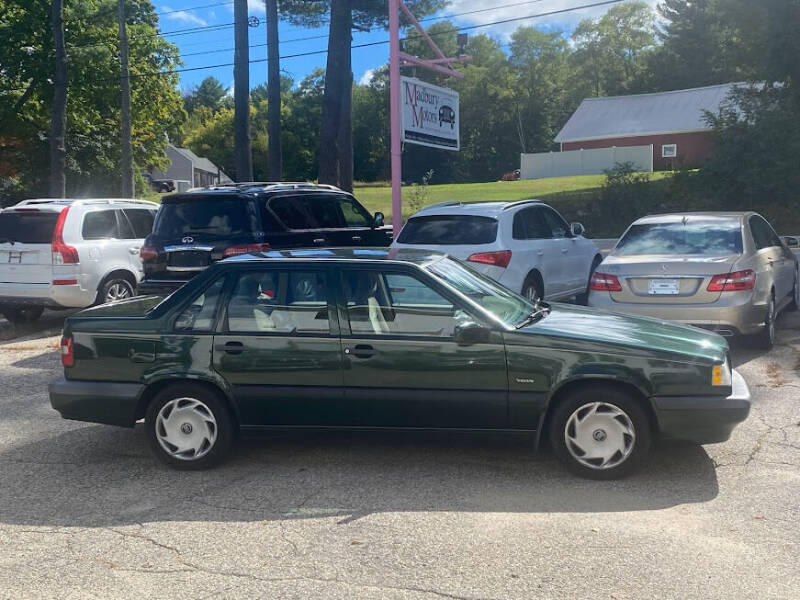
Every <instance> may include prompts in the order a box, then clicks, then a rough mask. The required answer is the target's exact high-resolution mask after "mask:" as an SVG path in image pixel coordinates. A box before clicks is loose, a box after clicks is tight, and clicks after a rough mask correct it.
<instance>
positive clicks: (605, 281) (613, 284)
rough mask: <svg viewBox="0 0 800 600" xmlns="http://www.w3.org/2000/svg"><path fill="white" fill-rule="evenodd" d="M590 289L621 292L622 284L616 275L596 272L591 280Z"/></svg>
mask: <svg viewBox="0 0 800 600" xmlns="http://www.w3.org/2000/svg"><path fill="white" fill-rule="evenodd" d="M589 289H591V290H594V291H596V292H621V291H622V284H620V282H619V278H618V277H617V276H616V275H609V274H608V273H597V272H595V273H593V274H592V280H591V281H590V282H589Z"/></svg>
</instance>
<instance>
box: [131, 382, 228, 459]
mask: <svg viewBox="0 0 800 600" xmlns="http://www.w3.org/2000/svg"><path fill="white" fill-rule="evenodd" d="M185 401H193V402H197V403H199V404H200V405H201V407H202V409H201V410H200V411H199V413H198V412H197V409H198V408H200V407H197V406H194V407H192V405H191V404H189V403H188V402H185ZM182 402H183V404H181V403H182ZM171 403H172V404H173V406H172V408H171V409H167V411H165V413H166V414H167V416H169V415H172V414H173V412H174V411H175V410H179V409H184V410H187V409H188V412H187V415H186V417H185V421H184V422H181V423H176V425H175V426H176V428H178V429H177V430H172V432H171V434H170V433H167V431H166V429H165V428H164V427H163V425H164V420H163V419H161V420H160V419H159V415H160V414H162V409H164V408H165V407H166V406H167V405H169V404H171ZM203 415H205V417H203ZM208 415H211V417H212V419H211V420H213V422H214V427H213V428H211V427H208V429H207V430H203V429H202V428H201V427H199V424H200V423H205V424H207V423H208V422H209V421H208ZM162 416H163V414H162ZM144 422H145V427H146V429H147V438H148V440H149V442H150V449H151V450H152V451H153V454H155V455H156V457H157V458H158V459H159V460H160V461H161V462H163V463H164V464H166V465H167V466H169V467H172V468H173V469H178V470H180V471H200V470H203V469H208V468H209V467H212V466H214V465H216V464H219V462H220V461H222V460H223V459H224V458H225V457H226V456H227V455H228V453H229V452H230V448H231V445H232V443H233V439H234V433H235V431H234V423H233V418H232V417H231V413H230V411H229V409H228V407H227V406H226V404H225V402H224V401H223V400H222V399H221V398H220V397H219V396H218V395H217V394H215V393H214V392H212V391H211V390H209V389H208V388H206V387H204V386H202V385H197V384H194V383H181V384H175V385H171V386H169V387H167V388H165V389H163V390H161V391H160V392H159V393H158V394H156V396H155V397H154V398H153V399H152V400H151V402H150V404H149V406H148V407H147V412H146V414H145V420H144ZM187 425H188V427H187ZM207 433H212V434H213V435H214V440H213V442H211V443H209V444H205V443H204V441H203V438H204V437H206V438H207V436H204V434H207ZM174 435H186V436H187V443H189V444H194V443H196V445H197V446H198V447H199V448H200V451H197V452H191V451H184V452H181V451H180V447H179V446H177V445H174V446H171V445H170V440H173V441H177V440H175V437H174ZM192 436H194V437H192ZM198 440H199V441H198ZM206 441H207V439H206ZM169 448H171V450H169ZM193 454H194V455H196V458H195V457H193Z"/></svg>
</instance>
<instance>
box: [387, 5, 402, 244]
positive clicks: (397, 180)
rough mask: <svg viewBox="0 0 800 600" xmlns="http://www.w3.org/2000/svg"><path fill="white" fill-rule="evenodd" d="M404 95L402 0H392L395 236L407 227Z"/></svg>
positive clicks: (390, 56)
mask: <svg viewBox="0 0 800 600" xmlns="http://www.w3.org/2000/svg"><path fill="white" fill-rule="evenodd" d="M400 94H401V90H400V0H389V113H390V116H391V154H392V231H393V233H394V237H395V239H397V236H398V235H399V234H400V229H401V228H402V227H403V206H402V194H403V188H402V181H403V162H402V151H403V147H402V144H401V141H400V135H401V129H402V120H401V115H400V98H401V96H400Z"/></svg>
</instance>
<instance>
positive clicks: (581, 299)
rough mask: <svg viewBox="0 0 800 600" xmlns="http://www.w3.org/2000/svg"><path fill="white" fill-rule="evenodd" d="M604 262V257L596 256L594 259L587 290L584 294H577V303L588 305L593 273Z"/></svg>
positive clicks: (587, 281)
mask: <svg viewBox="0 0 800 600" xmlns="http://www.w3.org/2000/svg"><path fill="white" fill-rule="evenodd" d="M601 262H603V258H602V257H600V256H595V257H594V260H593V261H592V268H591V269H589V279H587V280H586V291H585V292H583V293H582V294H578V295H577V296H575V304H580V305H582V306H586V305H588V304H589V285H590V284H591V282H592V275H594V272H595V271H596V270H597V267H599V266H600V263H601Z"/></svg>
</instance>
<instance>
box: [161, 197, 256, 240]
mask: <svg viewBox="0 0 800 600" xmlns="http://www.w3.org/2000/svg"><path fill="white" fill-rule="evenodd" d="M257 227H258V225H257V222H256V217H255V212H254V208H253V203H252V202H249V201H247V200H241V199H239V198H202V199H201V198H198V199H196V200H195V199H192V200H187V201H184V202H168V203H165V204H163V205H162V207H161V210H160V211H159V212H158V216H157V217H156V222H155V225H154V226H153V232H154V233H155V234H156V236H158V237H159V238H166V239H174V238H180V237H183V236H191V237H194V238H200V239H202V238H221V237H233V236H237V235H246V234H252V233H254V232H255V231H256V229H257Z"/></svg>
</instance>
